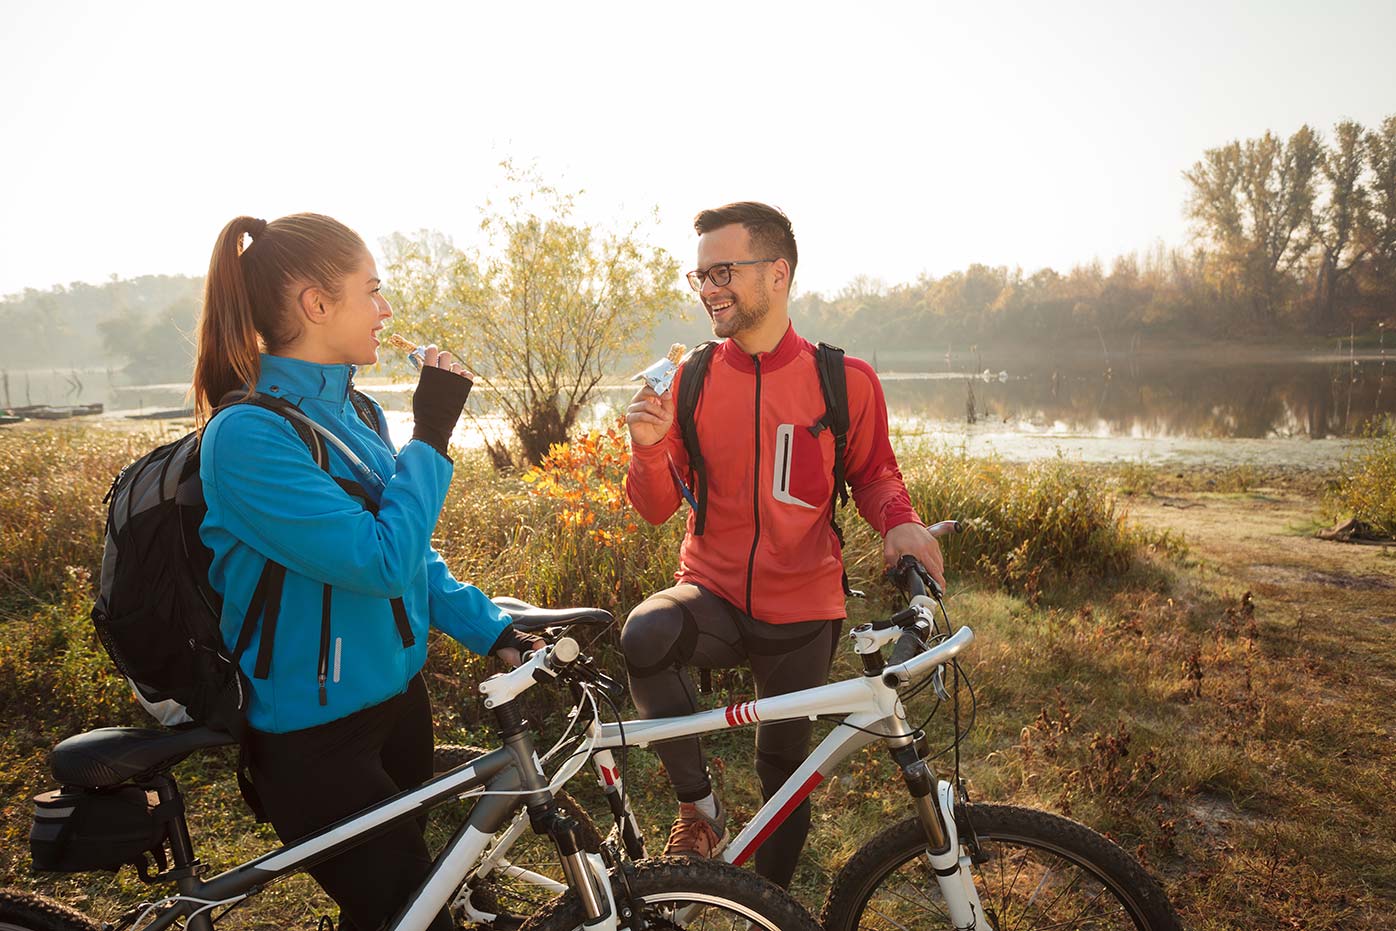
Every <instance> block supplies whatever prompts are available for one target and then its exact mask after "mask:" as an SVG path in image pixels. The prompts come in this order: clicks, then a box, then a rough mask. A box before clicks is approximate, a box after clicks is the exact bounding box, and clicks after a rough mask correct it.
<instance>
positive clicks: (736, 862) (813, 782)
mask: <svg viewBox="0 0 1396 931" xmlns="http://www.w3.org/2000/svg"><path fill="white" fill-rule="evenodd" d="M823 781H824V774H823V773H821V772H818V771H816V772H813V773H810V777H809V778H808V779H806V780H805V784H804V785H802V786H800V788H798V789H796V790H795V794H794V795H792V796H790V801H788V802H786V803H785V804H784V805H782V806H781V808H780V811H778V812H776V813H775V814H774V815H772V816H771V820H770V821H768V822H767V823H766V826H765V827H763V828H762V829H761V830H760V831H759V832H758V833H757V835H756V836H755V837H753V838H752V839H751V842H750V843H748V844H747V845H746V847H744V848H743V849H741V850H739V851H737V854H736V856H734V857H733V858H732V865H733V866H741V865H742V864H743V863H745V862H746V861H747V860H748V859H750V858H751V855H752V854H753V853H755V852H756V848H757V847H760V846H761V845H762V844H764V843H765V842H766V839H767V838H769V837H770V836H771V835H772V834H774V833H775V830H776V828H778V827H780V826H781V824H782V822H784V821H785V819H786V818H789V817H790V813H791V812H792V811H794V810H795V809H796V808H798V807H800V803H801V802H803V801H804V800H805V799H806V798H808V797H809V794H810V793H811V792H813V791H814V790H815V787H816V786H818V785H819V784H820V783H821V782H823Z"/></svg>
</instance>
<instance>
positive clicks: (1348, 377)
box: [883, 360, 1396, 439]
mask: <svg viewBox="0 0 1396 931" xmlns="http://www.w3.org/2000/svg"><path fill="white" fill-rule="evenodd" d="M1005 371H1008V376H1007V378H1006V379H1001V378H1000V377H999V375H998V372H997V371H992V372H991V373H990V374H987V375H986V374H984V373H981V374H980V375H979V376H974V377H969V376H964V375H961V376H951V375H949V374H937V375H933V376H920V377H916V376H898V375H897V374H895V373H886V374H884V376H883V388H884V391H885V392H886V395H887V406H888V410H889V412H890V413H891V414H892V415H893V416H895V417H901V418H913V419H918V420H925V421H929V422H932V423H940V424H943V425H949V424H952V423H959V424H985V425H988V424H1000V425H1003V426H1005V427H1007V428H1009V429H1015V430H1023V431H1028V432H1033V433H1056V434H1069V435H1086V436H1100V437H1105V436H1109V437H1135V438H1164V437H1198V438H1210V439H1239V438H1247V439H1270V438H1291V437H1301V436H1303V437H1309V438H1311V439H1323V438H1325V437H1330V436H1355V435H1360V434H1361V433H1362V432H1363V430H1364V429H1365V428H1366V425H1367V424H1368V423H1369V422H1370V421H1371V420H1372V419H1373V418H1376V419H1380V418H1381V417H1382V416H1392V415H1396V363H1393V364H1388V365H1382V364H1381V363H1380V362H1379V361H1369V362H1365V363H1361V364H1359V365H1357V366H1353V365H1352V364H1351V363H1343V364H1321V363H1288V364H1275V363H1271V364H1258V363H1249V364H1240V363H1237V364H1198V363H1189V364H1186V365H1185V364H1181V363H1168V362H1166V361H1162V360H1154V361H1151V362H1148V363H1142V362H1141V363H1135V364H1132V365H1125V366H1122V367H1111V368H1106V367H1104V366H1095V367H1077V368H1074V369H1068V368H1066V367H1063V366H1053V367H1051V368H1048V367H1045V366H1043V367H1039V368H1036V369H1032V368H1027V369H1025V368H1024V367H1022V366H1021V364H1020V366H1019V368H1017V369H1016V370H1012V369H1008V370H1005Z"/></svg>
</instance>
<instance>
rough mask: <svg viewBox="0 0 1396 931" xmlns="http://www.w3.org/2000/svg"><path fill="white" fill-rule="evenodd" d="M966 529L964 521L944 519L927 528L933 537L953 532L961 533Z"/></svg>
mask: <svg viewBox="0 0 1396 931" xmlns="http://www.w3.org/2000/svg"><path fill="white" fill-rule="evenodd" d="M964 529H965V524H964V521H958V520H942V521H939V522H937V523H934V524H931V526H929V527H927V528H926V530H927V532H929V533H930V535H931V536H933V537H948V536H950V534H952V533H961V532H962V531H963V530H964Z"/></svg>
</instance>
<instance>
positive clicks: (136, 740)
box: [48, 727, 237, 789]
mask: <svg viewBox="0 0 1396 931" xmlns="http://www.w3.org/2000/svg"><path fill="white" fill-rule="evenodd" d="M235 743H237V738H235V737H232V736H231V735H228V734H225V733H223V732H222V731H215V730H212V729H210V728H207V727H193V728H190V729H189V730H184V731H161V730H155V729H153V728H147V727H99V728H97V730H95V731H88V732H87V733H85V734H77V735H75V736H73V737H69V738H68V739H67V740H65V741H63V742H62V743H60V744H59V745H58V746H56V747H54V748H53V752H52V753H50V754H49V757H48V766H49V769H50V770H51V771H52V772H53V778H55V779H57V780H58V781H59V783H61V784H62V785H65V786H81V787H83V788H87V789H101V788H105V787H106V786H114V785H120V784H121V783H123V782H126V781H127V780H129V779H133V778H135V777H137V776H145V775H148V774H151V773H157V772H160V771H161V770H166V769H169V768H170V767H171V766H173V765H175V764H176V763H178V762H179V761H180V760H182V759H184V758H185V757H186V756H188V755H189V754H191V753H193V752H194V751H195V750H202V749H204V748H206V747H223V746H227V745H229V744H235Z"/></svg>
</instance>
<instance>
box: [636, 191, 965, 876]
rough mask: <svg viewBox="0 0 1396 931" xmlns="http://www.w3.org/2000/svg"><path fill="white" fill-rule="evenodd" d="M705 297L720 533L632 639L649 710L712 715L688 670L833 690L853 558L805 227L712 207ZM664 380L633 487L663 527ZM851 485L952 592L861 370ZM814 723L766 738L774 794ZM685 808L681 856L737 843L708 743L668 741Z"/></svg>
mask: <svg viewBox="0 0 1396 931" xmlns="http://www.w3.org/2000/svg"><path fill="white" fill-rule="evenodd" d="M693 226H694V229H695V230H696V231H697V232H698V234H699V239H698V268H697V270H696V271H692V272H689V274H688V280H689V284H690V285H692V286H693V288H694V289H695V290H697V291H698V292H699V295H700V296H701V298H702V301H703V306H704V308H705V309H706V310H707V312H708V315H709V316H710V317H711V318H712V326H713V333H714V334H715V335H716V336H718V337H720V338H722V339H723V341H722V342H721V343H719V344H718V345H717V346H716V347H714V348H713V350H712V355H711V357H710V359H709V363H708V367H707V376H706V379H705V382H704V384H703V388H702V392H701V394H700V395H699V400H698V404H697V407H696V409H695V413H694V420H695V422H696V426H697V435H698V448H699V449H700V450H701V453H702V456H703V459H704V461H705V462H706V480H707V503H706V518H705V527H704V528H703V530H702V532H701V534H700V533H695V524H694V515H693V514H690V515H689V518H688V531H687V533H686V534H685V536H684V540H683V545H682V548H681V550H680V558H679V569H678V572H677V573H676V574H675V579H676V580H677V582H678V584H677V585H675V586H674V587H672V588H669V589H666V590H665V591H662V592H659V593H658V594H656V595H653V596H651V597H650V598H648V599H646V600H645V602H644V603H643V604H641V605H640V606H639V607H637V608H636V609H635V610H634V611H632V612H631V614H630V617H629V618H628V619H627V621H626V625H625V629H624V630H623V632H622V634H621V647H622V649H623V651H624V653H625V657H626V664H627V666H628V668H629V671H630V683H631V693H632V695H633V696H634V698H635V704H636V707H637V708H638V709H639V711H640V712H641V713H642V714H644V715H645V716H646V717H666V716H670V715H680V714H689V713H692V712H693V711H695V710H697V704H696V699H695V693H694V688H693V683H692V679H691V678H690V676H689V673H688V667H692V666H697V667H699V668H707V669H711V668H730V667H734V666H740V665H746V664H749V665H750V667H751V669H752V673H753V677H754V679H755V682H756V692H757V696H758V697H767V696H771V695H781V694H785V693H787V692H794V691H798V690H800V689H805V688H811V687H813V686H816V685H822V684H824V683H825V682H826V681H827V680H828V675H829V667H830V664H831V662H832V660H833V652H834V648H835V645H836V644H837V642H838V640H839V634H840V632H841V629H842V621H843V619H844V618H845V617H846V616H847V615H846V611H845V605H844V589H843V564H842V556H841V552H840V546H839V542H838V539H837V537H836V535H835V531H834V528H833V525H832V523H831V515H832V508H833V506H834V479H833V464H834V439H833V436H832V431H831V430H827V429H824V430H820V431H819V432H818V433H817V434H816V433H815V432H812V431H811V430H809V429H807V428H809V427H811V426H813V425H815V424H816V422H817V421H819V420H820V418H822V417H823V416H824V413H825V401H824V396H823V392H822V391H821V388H820V379H819V373H818V370H817V368H816V362H815V347H814V346H813V345H812V344H810V343H809V342H807V341H805V340H804V339H801V338H800V337H799V336H798V335H796V333H795V330H794V328H793V327H792V326H791V324H790V317H789V312H788V304H789V299H790V285H791V281H792V280H793V278H794V275H795V265H796V261H797V258H798V254H797V251H796V246H795V236H794V233H793V232H792V230H791V227H790V221H789V219H788V218H787V217H786V216H785V214H784V213H782V212H781V211H779V210H777V209H775V208H773V207H769V206H766V205H765V204H759V203H751V202H743V203H735V204H729V205H727V206H725V207H719V208H717V209H716V210H705V211H703V212H702V213H700V214H698V216H697V218H696V219H695V221H694V224H693ZM685 368H686V366H683V367H680V369H679V372H678V375H677V377H676V378H675V381H674V385H673V386H672V387H671V389H670V390H669V391H666V392H665V393H664V395H663V396H662V397H660V396H657V395H656V394H655V393H654V391H652V390H651V389H650V388H649V387H648V386H646V387H645V388H642V389H641V390H640V392H639V393H638V394H636V395H635V397H634V398H633V399H632V402H631V404H630V407H629V410H628V411H627V413H626V424H627V426H628V428H629V431H630V441H631V447H632V455H631V464H630V472H629V475H628V476H627V478H626V483H625V487H626V494H627V496H628V497H629V499H630V502H631V504H632V505H633V506H634V507H635V509H636V510H637V511H638V512H639V513H640V514H641V516H643V517H644V518H645V519H646V520H648V521H649V522H650V523H654V524H658V523H662V522H663V521H665V520H667V519H668V518H669V516H670V515H672V514H673V513H674V511H675V510H676V509H677V508H678V507H679V505H680V502H681V501H682V500H683V495H684V492H685V491H687V488H686V487H685V488H684V489H683V490H681V489H680V482H681V481H686V479H687V477H688V476H689V471H690V470H689V458H688V453H687V452H686V450H685V447H684V443H683V436H682V430H681V425H680V424H678V423H676V418H675V398H676V397H677V395H678V392H679V386H680V385H681V384H682V380H683V378H684V376H685ZM845 372H846V375H847V391H848V408H849V429H848V445H847V449H846V451H845V454H844V461H845V466H846V475H847V480H848V484H849V486H850V488H851V489H852V492H853V498H854V500H855V501H856V502H857V505H858V510H859V512H860V513H861V514H862V515H863V517H865V518H866V519H867V520H868V522H869V523H871V524H872V525H873V527H875V528H876V529H877V530H878V531H879V532H880V533H881V534H882V535H883V538H884V545H883V557H884V559H885V560H886V561H887V563H888V564H889V565H890V564H892V563H894V562H895V561H896V560H897V558H899V557H900V556H901V555H902V554H904V553H909V554H911V555H913V556H915V557H916V558H917V559H919V560H920V561H921V563H922V565H924V566H925V567H926V568H927V569H928V570H929V571H930V572H931V574H932V575H933V576H935V577H936V579H937V580H938V581H941V582H942V583H943V578H942V571H943V570H942V561H941V555H940V547H939V545H938V544H937V543H936V540H935V538H934V537H932V536H931V535H930V534H929V533H928V532H927V531H926V529H925V527H924V526H922V524H921V521H920V519H919V518H918V517H917V515H916V513H915V511H914V510H912V507H911V500H910V498H909V496H908V495H907V491H906V486H905V484H904V483H903V482H902V477H901V473H900V472H899V471H898V469H897V462H896V458H895V456H894V455H893V454H892V448H891V445H890V444H889V442H888V439H887V406H886V402H885V401H884V400H883V396H882V388H881V385H880V384H879V383H878V380H877V376H876V375H875V374H874V373H873V371H872V369H871V367H870V366H868V365H867V364H866V363H864V362H862V361H860V360H857V359H846V360H845ZM812 730H813V724H812V722H810V721H803V720H802V721H793V722H785V723H781V724H761V725H758V727H757V729H756V769H757V773H758V775H759V776H760V779H761V788H762V793H763V796H764V797H765V798H769V797H770V796H771V795H772V794H774V793H775V791H776V790H777V789H779V788H780V785H781V784H782V783H783V782H784V781H785V780H786V779H787V778H788V777H789V776H790V774H791V773H793V772H794V771H795V769H796V767H798V766H799V764H800V763H801V762H802V761H803V760H804V758H805V757H806V756H807V755H808V753H809V743H810V736H811V733H812ZM656 750H657V752H658V753H659V755H660V758H661V759H662V760H663V761H664V765H665V768H666V769H667V770H668V773H669V779H670V781H671V782H672V784H673V786H674V793H675V795H676V797H677V799H678V801H679V816H678V819H677V820H676V821H675V822H674V826H673V830H672V831H671V833H670V836H669V842H668V845H667V846H666V847H665V850H664V852H665V854H668V855H680V854H687V855H695V856H702V857H709V856H712V855H713V854H714V853H715V852H717V851H718V850H719V849H720V847H721V846H722V845H723V844H724V843H725V842H726V839H727V836H726V835H727V812H726V809H724V808H723V806H722V803H721V801H720V800H719V799H718V798H717V797H716V796H715V795H714V793H713V790H712V786H711V785H710V783H709V781H708V773H707V767H706V765H705V763H704V759H703V752H702V747H701V745H700V744H699V741H698V740H697V739H696V738H694V739H683V740H676V741H671V742H668V743H666V744H662V745H659V746H657V747H656ZM809 823H810V814H809V802H808V801H805V802H804V803H803V804H801V805H800V806H799V807H798V808H797V809H796V810H795V811H794V812H793V813H792V814H791V815H790V816H789V817H788V818H787V820H786V821H785V823H784V824H782V825H781V827H780V828H779V829H777V830H776V831H775V833H774V834H772V835H771V837H770V838H769V839H768V840H767V841H766V843H765V844H764V845H762V847H761V848H760V849H758V851H757V853H756V871H757V872H758V873H760V874H761V875H762V876H765V877H767V878H768V879H771V880H773V881H774V882H777V883H779V884H780V885H782V886H788V885H789V883H790V879H791V877H792V876H793V875H794V872H795V863H796V860H797V859H798V858H799V854H800V849H801V848H802V847H803V846H804V842H805V836H806V835H807V834H808V833H809Z"/></svg>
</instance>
